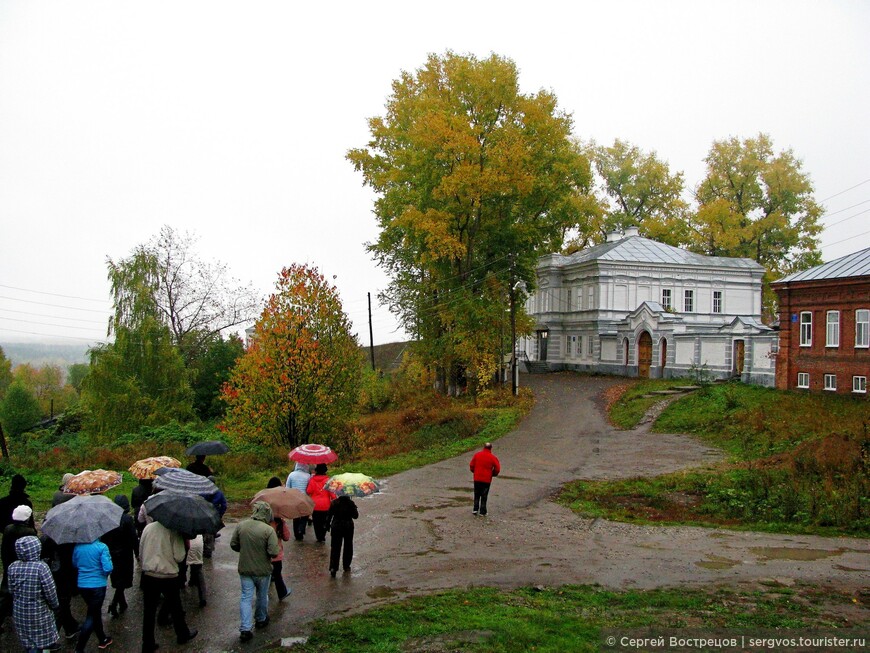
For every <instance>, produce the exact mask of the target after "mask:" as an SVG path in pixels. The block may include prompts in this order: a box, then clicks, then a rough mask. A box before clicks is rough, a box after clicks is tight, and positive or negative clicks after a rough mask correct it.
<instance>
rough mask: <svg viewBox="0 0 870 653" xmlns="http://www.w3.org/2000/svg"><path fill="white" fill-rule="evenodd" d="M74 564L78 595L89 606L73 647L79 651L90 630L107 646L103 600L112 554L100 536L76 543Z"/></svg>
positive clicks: (83, 646) (102, 646)
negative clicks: (76, 574) (88, 541)
mask: <svg viewBox="0 0 870 653" xmlns="http://www.w3.org/2000/svg"><path fill="white" fill-rule="evenodd" d="M72 562H73V566H74V567H75V568H76V569H78V588H79V595H80V596H81V597H82V599H83V600H84V602H85V605H86V606H87V608H88V611H87V615H86V616H85V620H84V621H83V622H82V626H81V629H80V630H79V639H78V642H76V651H77V653H81V652H82V651H84V650H85V647H86V646H87V645H88V640H89V639H90V638H91V633H96V634H97V646H98V648H100V649H107V648H109V646H111V645H112V638H111V637H109V636H108V635H107V634H106V631H105V630H103V603H104V602H105V600H106V586H107V585H108V578H109V574H111V573H112V556H111V555H110V554H109V547H107V546H106V545H105V544H104V543H103V542H100V540H94V541H93V542H90V543H88V544H76V545H75V547H74V548H73V554H72Z"/></svg>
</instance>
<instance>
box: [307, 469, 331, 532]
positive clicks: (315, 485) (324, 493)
mask: <svg viewBox="0 0 870 653" xmlns="http://www.w3.org/2000/svg"><path fill="white" fill-rule="evenodd" d="M326 472H327V467H326V464H324V463H320V464H319V465H317V467H315V468H314V476H312V477H311V478H310V479H309V480H308V486H307V487H306V488H305V491H306V492H307V493H308V496H310V497H311V499H312V500H313V501H314V512H313V513H312V515H311V519H312V521H313V522H314V537H315V538H317V541H318V542H326V531H327V527H328V525H327V521H328V520H329V506H330V504H331V503H332V500H333V499H335V495H334V494H333V493H332V492H330V491H329V490H326V489H324V487H323V486H324V485H326V482H327V481H328V480H329V476H328V475H327V474H326Z"/></svg>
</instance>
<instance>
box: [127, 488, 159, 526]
mask: <svg viewBox="0 0 870 653" xmlns="http://www.w3.org/2000/svg"><path fill="white" fill-rule="evenodd" d="M153 491H154V479H153V478H140V479H139V485H137V486H136V487H134V488H133V491H132V492H130V507H131V508H132V510H133V523H134V524H135V525H136V533H137V534H139V535H142V529H144V528H145V524H143V523H140V522H139V520H138V516H139V508H141V507H142V504H143V503H145V499H147V498H148V497H150V496H151V494H152V492H153Z"/></svg>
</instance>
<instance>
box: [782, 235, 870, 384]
mask: <svg viewBox="0 0 870 653" xmlns="http://www.w3.org/2000/svg"><path fill="white" fill-rule="evenodd" d="M772 286H773V289H774V290H775V291H776V294H777V295H778V296H779V325H780V331H779V352H778V353H777V357H776V387H777V388H780V389H782V390H807V391H811V392H836V393H839V394H849V395H853V396H858V397H867V378H868V377H870V248H868V249H864V250H861V251H860V252H855V253H854V254H849V255H848V256H844V257H842V258H839V259H836V260H835V261H831V262H830V263H825V264H823V265H819V266H816V267H814V268H811V269H809V270H804V271H803V272H796V273H795V274H791V275H789V276H787V277H784V278H782V279H780V280H779V281H776V282H774V283H773V284H772Z"/></svg>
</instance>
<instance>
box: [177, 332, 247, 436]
mask: <svg viewBox="0 0 870 653" xmlns="http://www.w3.org/2000/svg"><path fill="white" fill-rule="evenodd" d="M244 353H245V346H244V343H242V340H241V338H239V336H237V335H236V334H231V335H229V336H228V337H226V338H224V337H223V336H221V335H220V334H215V335H213V336H212V337H210V338H209V339H208V340H207V341H205V343H204V344H203V345H202V347H201V352H200V354H199V356H197V357H196V360H194V361H193V362H192V363H191V364H190V365H189V366H188V370H189V371H190V373H191V378H190V385H191V388H192V389H193V409H194V410H195V411H196V414H197V415H198V416H199V418H200V419H202V420H210V419H214V418H216V417H223V415H224V412H225V411H226V404H225V403H224V402H223V400H222V399H221V388H223V385H224V384H225V383H226V382H227V381H228V380H229V378H230V372H231V371H232V368H233V367H234V366H235V364H236V361H237V360H238V359H239V358H241V357H242V356H243V355H244Z"/></svg>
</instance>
